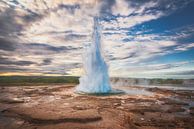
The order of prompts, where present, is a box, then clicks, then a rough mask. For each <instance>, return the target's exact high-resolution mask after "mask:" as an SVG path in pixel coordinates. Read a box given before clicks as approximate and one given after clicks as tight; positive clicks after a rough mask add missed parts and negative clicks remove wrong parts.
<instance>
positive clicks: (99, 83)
mask: <svg viewBox="0 0 194 129" xmlns="http://www.w3.org/2000/svg"><path fill="white" fill-rule="evenodd" d="M93 29H94V30H93V37H92V38H93V42H92V44H91V46H90V47H89V49H87V50H86V55H85V57H84V69H85V72H86V74H85V75H83V76H82V77H81V78H80V79H79V82H80V84H79V85H78V86H77V87H76V91H77V92H79V93H109V92H111V86H110V81H109V75H108V67H107V64H106V62H105V61H104V59H103V57H102V55H101V33H100V32H101V30H100V29H101V28H100V24H99V18H98V17H94V28H93Z"/></svg>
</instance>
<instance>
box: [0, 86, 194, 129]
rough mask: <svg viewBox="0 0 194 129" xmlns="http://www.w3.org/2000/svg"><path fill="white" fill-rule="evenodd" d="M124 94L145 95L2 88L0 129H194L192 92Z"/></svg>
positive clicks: (151, 90)
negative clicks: (108, 94) (97, 94)
mask: <svg viewBox="0 0 194 129" xmlns="http://www.w3.org/2000/svg"><path fill="white" fill-rule="evenodd" d="M126 89H127V90H128V91H130V89H136V90H140V91H141V92H142V90H143V93H144V92H145V93H146V92H147V93H148V94H142V93H141V94H130V92H126V94H119V95H110V96H92V95H79V94H76V93H74V86H72V85H58V86H23V87H14V86H12V87H0V129H171V128H176V129H192V128H194V91H192V90H169V89H159V88H154V87H152V88H144V87H141V88H138V87H131V88H125V90H126ZM137 93H138V92H137ZM149 93H150V94H149Z"/></svg>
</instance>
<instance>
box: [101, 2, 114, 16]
mask: <svg viewBox="0 0 194 129" xmlns="http://www.w3.org/2000/svg"><path fill="white" fill-rule="evenodd" d="M100 2H101V8H100V15H101V16H102V17H103V16H107V15H108V14H111V8H112V6H113V5H114V4H115V0H101V1H100Z"/></svg>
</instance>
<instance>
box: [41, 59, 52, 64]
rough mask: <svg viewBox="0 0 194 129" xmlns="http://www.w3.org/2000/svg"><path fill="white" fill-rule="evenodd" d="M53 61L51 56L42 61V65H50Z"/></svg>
mask: <svg viewBox="0 0 194 129" xmlns="http://www.w3.org/2000/svg"><path fill="white" fill-rule="evenodd" d="M51 63H52V59H51V58H46V59H44V60H43V61H42V64H41V65H50V64H51Z"/></svg>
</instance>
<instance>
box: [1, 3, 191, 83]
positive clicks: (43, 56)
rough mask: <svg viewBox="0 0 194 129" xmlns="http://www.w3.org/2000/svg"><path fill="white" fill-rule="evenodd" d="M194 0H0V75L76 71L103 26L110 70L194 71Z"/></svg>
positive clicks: (175, 74)
mask: <svg viewBox="0 0 194 129" xmlns="http://www.w3.org/2000/svg"><path fill="white" fill-rule="evenodd" d="M193 12H194V0H0V75H2V76H7V75H29V76H31V75H45V76H47V75H48V76H66V75H67V76H80V75H83V74H84V70H83V58H84V56H83V53H84V51H85V49H86V47H87V46H88V45H90V44H91V43H92V31H93V30H92V29H93V17H95V16H98V17H99V19H100V25H101V30H102V50H103V56H104V59H105V60H106V62H107V64H108V66H109V75H110V76H111V77H130V78H180V79H189V78H192V79H193V78H194V15H193Z"/></svg>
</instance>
